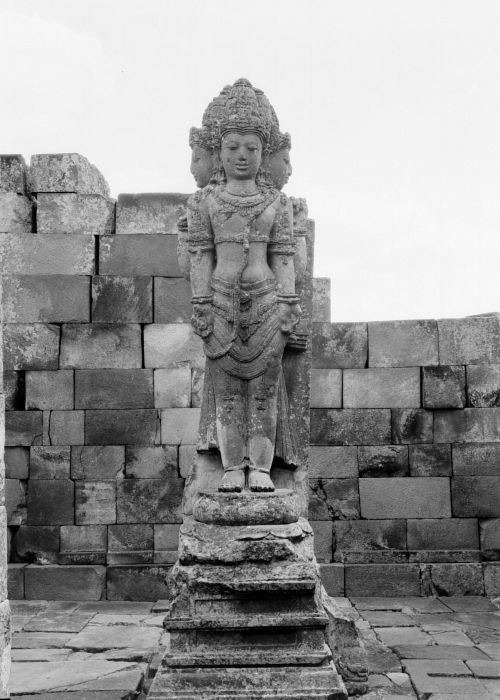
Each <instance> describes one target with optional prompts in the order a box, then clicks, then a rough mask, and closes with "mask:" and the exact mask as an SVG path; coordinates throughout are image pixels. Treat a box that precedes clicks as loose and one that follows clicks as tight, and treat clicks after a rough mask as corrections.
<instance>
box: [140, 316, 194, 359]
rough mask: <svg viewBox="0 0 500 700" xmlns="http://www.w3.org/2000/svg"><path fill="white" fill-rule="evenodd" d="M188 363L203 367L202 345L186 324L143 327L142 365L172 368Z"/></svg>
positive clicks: (156, 324)
mask: <svg viewBox="0 0 500 700" xmlns="http://www.w3.org/2000/svg"><path fill="white" fill-rule="evenodd" d="M182 362H190V364H191V366H192V367H204V366H205V355H204V353H203V343H202V341H201V338H199V337H198V336H197V335H196V334H195V333H194V331H193V329H192V328H191V325H188V324H187V323H165V324H159V323H155V324H153V325H150V326H145V327H144V364H145V366H146V367H173V366H175V365H177V364H179V363H182Z"/></svg>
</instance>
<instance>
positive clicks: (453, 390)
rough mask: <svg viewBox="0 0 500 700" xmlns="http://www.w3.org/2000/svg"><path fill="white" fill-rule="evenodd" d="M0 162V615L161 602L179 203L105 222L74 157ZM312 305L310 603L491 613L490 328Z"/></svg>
mask: <svg viewBox="0 0 500 700" xmlns="http://www.w3.org/2000/svg"><path fill="white" fill-rule="evenodd" d="M0 162H1V170H0V173H1V177H2V181H1V182H2V187H0V190H3V191H0V232H1V233H0V235H1V238H2V239H3V247H4V256H5V257H4V260H5V277H4V278H3V293H4V302H3V308H4V321H5V324H6V325H5V331H4V336H5V337H4V340H5V370H6V371H5V386H6V402H7V404H6V409H7V410H6V414H5V415H6V428H7V430H6V437H7V443H6V444H7V447H6V470H7V482H6V483H7V495H8V500H7V503H8V522H9V544H10V561H11V564H10V567H9V568H10V572H9V586H10V587H9V592H10V596H11V597H12V598H22V597H27V598H79V599H99V598H101V597H107V598H109V599H122V598H128V599H141V598H143V599H149V600H151V599H155V598H163V597H166V591H165V587H164V583H163V578H164V575H165V573H166V571H167V569H168V567H169V565H171V564H172V563H173V561H174V560H175V558H176V546H177V535H178V529H179V523H180V521H181V518H180V502H181V495H182V490H183V484H184V477H185V476H186V473H187V470H188V469H189V465H190V462H191V458H192V455H193V450H194V441H195V437H196V429H197V421H198V415H199V404H200V389H201V384H202V381H203V359H204V358H203V353H202V348H201V343H200V341H199V339H198V338H197V337H196V336H195V335H194V334H193V333H192V332H191V329H190V325H189V317H190V301H189V300H190V296H191V294H190V289H189V284H188V283H187V282H186V281H185V280H184V279H183V278H182V277H181V275H180V271H179V268H178V266H177V258H176V244H177V236H176V227H175V224H176V220H177V217H178V215H179V213H180V212H181V211H182V209H183V206H184V203H185V201H186V197H187V195H176V194H153V195H151V194H150V195H120V196H119V197H118V201H117V202H116V203H115V202H114V201H113V200H111V199H110V198H109V191H108V189H107V185H106V183H105V182H104V180H103V178H102V175H101V174H100V173H99V172H98V171H97V170H96V169H95V168H94V167H93V166H91V165H90V164H89V163H88V161H86V160H85V159H84V158H82V157H81V156H78V155H76V154H64V155H56V156H54V155H52V156H51V155H39V156H34V157H33V158H32V163H31V168H29V169H26V168H25V166H24V164H23V161H22V159H20V158H19V157H3V158H1V159H0ZM26 183H27V184H26ZM329 303H330V302H329V285H328V281H327V280H321V279H320V280H315V300H314V314H313V320H314V324H313V325H314V332H313V338H312V342H313V357H314V361H313V368H314V369H313V370H312V406H313V408H312V415H311V444H312V467H311V473H310V512H309V517H310V520H311V521H312V524H313V527H314V529H315V533H316V550H317V556H318V559H319V561H321V562H322V573H323V579H324V582H325V585H326V587H327V588H328V590H329V591H330V592H331V593H332V594H337V595H339V594H343V593H344V592H346V593H347V594H349V595H361V594H365V595H370V594H377V595H384V594H386V595H393V594H403V593H405V594H411V595H419V594H428V593H433V592H440V593H467V592H469V593H483V592H485V591H486V592H487V593H489V594H496V595H499V594H500V592H499V586H500V581H499V574H500V567H499V566H498V565H497V564H495V562H496V561H498V559H499V550H500V318H499V317H498V315H491V316H483V317H473V318H467V319H453V320H444V321H395V322H386V323H370V324H364V323H352V324H344V323H333V324H332V323H330V322H329V319H330V309H329Z"/></svg>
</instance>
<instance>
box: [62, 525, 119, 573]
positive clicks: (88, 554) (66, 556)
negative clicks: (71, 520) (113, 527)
mask: <svg viewBox="0 0 500 700" xmlns="http://www.w3.org/2000/svg"><path fill="white" fill-rule="evenodd" d="M107 541H108V528H107V526H106V525H62V526H61V553H60V562H61V564H105V563H106V548H107Z"/></svg>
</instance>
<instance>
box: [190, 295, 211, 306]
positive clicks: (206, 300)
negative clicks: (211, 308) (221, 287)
mask: <svg viewBox="0 0 500 700" xmlns="http://www.w3.org/2000/svg"><path fill="white" fill-rule="evenodd" d="M213 300H214V295H213V294H207V295H204V296H203V295H200V296H196V297H191V304H211V303H212V301H213Z"/></svg>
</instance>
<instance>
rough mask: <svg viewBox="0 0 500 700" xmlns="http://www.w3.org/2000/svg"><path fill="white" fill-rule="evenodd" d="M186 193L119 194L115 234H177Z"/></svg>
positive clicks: (183, 210) (184, 206) (184, 209)
mask: <svg viewBox="0 0 500 700" xmlns="http://www.w3.org/2000/svg"><path fill="white" fill-rule="evenodd" d="M188 197H189V195H187V194H163V193H161V194H160V193H158V194H119V195H118V202H117V204H116V233H117V234H131V233H132V234H134V233H162V234H177V221H178V220H179V217H180V216H182V215H183V214H184V213H185V211H186V204H187V200H188Z"/></svg>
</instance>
